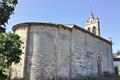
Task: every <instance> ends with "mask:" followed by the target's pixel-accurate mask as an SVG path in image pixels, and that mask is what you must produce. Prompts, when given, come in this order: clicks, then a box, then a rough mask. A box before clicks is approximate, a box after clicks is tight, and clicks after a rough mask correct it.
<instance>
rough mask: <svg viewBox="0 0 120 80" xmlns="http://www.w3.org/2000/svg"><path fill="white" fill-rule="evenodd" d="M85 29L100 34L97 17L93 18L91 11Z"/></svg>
mask: <svg viewBox="0 0 120 80" xmlns="http://www.w3.org/2000/svg"><path fill="white" fill-rule="evenodd" d="M85 29H86V30H87V31H90V32H91V33H93V34H95V35H97V36H100V27H99V18H98V17H96V18H94V15H93V13H92V12H91V14H90V18H89V19H88V20H87V21H86V26H85Z"/></svg>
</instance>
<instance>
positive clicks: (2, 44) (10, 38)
mask: <svg viewBox="0 0 120 80" xmlns="http://www.w3.org/2000/svg"><path fill="white" fill-rule="evenodd" d="M22 43H23V42H22V41H21V40H20V37H19V36H18V35H16V34H14V33H1V35H0V73H1V74H3V72H4V71H5V69H6V68H9V67H10V66H11V65H12V63H19V62H20V60H21V58H20V55H21V54H22V50H21V49H20V48H21V44H22Z"/></svg>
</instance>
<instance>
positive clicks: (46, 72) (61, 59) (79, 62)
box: [24, 25, 114, 80]
mask: <svg viewBox="0 0 120 80" xmlns="http://www.w3.org/2000/svg"><path fill="white" fill-rule="evenodd" d="M27 36H28V41H27V47H26V51H27V52H26V60H25V64H26V65H25V69H24V70H25V71H24V77H25V80H58V79H59V78H64V79H65V78H66V80H70V79H71V78H74V77H80V76H94V75H98V71H99V70H101V72H102V73H103V72H110V73H113V72H114V70H113V61H112V48H111V44H109V43H107V42H105V41H103V40H100V39H98V38H96V37H94V36H92V35H91V34H89V33H86V32H83V31H81V30H79V29H76V28H75V27H73V28H71V29H70V28H67V27H63V26H51V25H31V26H29V31H28V35H27ZM98 57H99V58H100V62H99V64H100V65H99V66H100V69H98Z"/></svg>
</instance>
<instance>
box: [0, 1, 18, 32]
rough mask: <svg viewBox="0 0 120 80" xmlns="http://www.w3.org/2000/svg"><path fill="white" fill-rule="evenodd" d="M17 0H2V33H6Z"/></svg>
mask: <svg viewBox="0 0 120 80" xmlns="http://www.w3.org/2000/svg"><path fill="white" fill-rule="evenodd" d="M16 4H17V0H0V33H2V32H5V29H6V23H7V22H8V19H10V15H12V14H13V11H14V9H15V6H16Z"/></svg>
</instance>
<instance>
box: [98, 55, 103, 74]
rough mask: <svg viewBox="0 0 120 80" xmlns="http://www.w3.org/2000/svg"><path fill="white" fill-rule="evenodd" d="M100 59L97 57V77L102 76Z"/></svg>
mask: <svg viewBox="0 0 120 80" xmlns="http://www.w3.org/2000/svg"><path fill="white" fill-rule="evenodd" d="M101 62H102V57H101V56H100V55H97V71H98V76H101V75H102V64H101Z"/></svg>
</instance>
